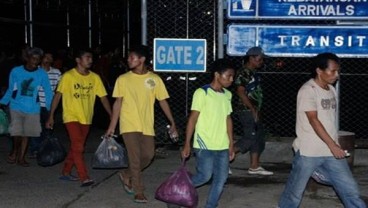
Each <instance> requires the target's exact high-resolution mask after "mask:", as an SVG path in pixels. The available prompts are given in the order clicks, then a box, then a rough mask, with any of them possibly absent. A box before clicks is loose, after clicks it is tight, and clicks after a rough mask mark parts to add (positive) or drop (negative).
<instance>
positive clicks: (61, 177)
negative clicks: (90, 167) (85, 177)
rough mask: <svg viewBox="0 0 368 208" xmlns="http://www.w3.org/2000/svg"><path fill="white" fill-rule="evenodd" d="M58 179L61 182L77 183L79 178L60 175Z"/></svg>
mask: <svg viewBox="0 0 368 208" xmlns="http://www.w3.org/2000/svg"><path fill="white" fill-rule="evenodd" d="M59 179H60V180H63V181H79V178H78V177H76V176H73V175H62V176H60V177H59Z"/></svg>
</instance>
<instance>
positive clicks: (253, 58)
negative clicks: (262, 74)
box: [249, 56, 263, 69]
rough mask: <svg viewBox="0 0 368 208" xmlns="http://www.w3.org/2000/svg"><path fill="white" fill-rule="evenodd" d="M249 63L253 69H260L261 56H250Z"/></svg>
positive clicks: (261, 63)
mask: <svg viewBox="0 0 368 208" xmlns="http://www.w3.org/2000/svg"><path fill="white" fill-rule="evenodd" d="M249 63H250V64H251V65H252V66H253V67H254V69H260V68H262V67H263V56H250V57H249Z"/></svg>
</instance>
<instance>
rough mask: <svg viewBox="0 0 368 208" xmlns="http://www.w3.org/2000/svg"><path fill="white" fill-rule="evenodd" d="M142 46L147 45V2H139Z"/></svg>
mask: <svg viewBox="0 0 368 208" xmlns="http://www.w3.org/2000/svg"><path fill="white" fill-rule="evenodd" d="M141 3H142V4H141V21H142V28H141V29H142V44H143V45H147V1H146V0H141Z"/></svg>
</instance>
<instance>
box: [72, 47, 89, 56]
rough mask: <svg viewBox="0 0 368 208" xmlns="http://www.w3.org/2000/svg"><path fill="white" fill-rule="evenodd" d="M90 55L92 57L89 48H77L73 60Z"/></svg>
mask: <svg viewBox="0 0 368 208" xmlns="http://www.w3.org/2000/svg"><path fill="white" fill-rule="evenodd" d="M86 53H90V54H92V55H93V51H92V50H91V49H89V48H79V49H77V50H75V53H74V58H81V57H82V56H83V55H84V54H86Z"/></svg>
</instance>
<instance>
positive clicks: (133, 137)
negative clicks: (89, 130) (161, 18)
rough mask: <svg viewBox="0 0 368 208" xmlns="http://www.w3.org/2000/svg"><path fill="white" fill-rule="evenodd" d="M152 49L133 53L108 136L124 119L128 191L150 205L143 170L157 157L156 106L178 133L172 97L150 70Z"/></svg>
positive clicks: (120, 84)
mask: <svg viewBox="0 0 368 208" xmlns="http://www.w3.org/2000/svg"><path fill="white" fill-rule="evenodd" d="M149 62H150V60H149V50H148V47H147V46H143V45H142V46H138V47H136V48H133V49H131V50H130V53H129V57H128V65H129V68H130V69H131V70H130V71H129V72H127V73H125V74H123V75H121V76H120V77H119V78H118V79H117V80H116V83H115V87H114V91H113V95H112V96H113V97H115V98H116V100H115V102H114V105H113V113H112V117H111V122H110V125H109V127H108V129H107V131H106V134H107V135H112V134H114V132H115V128H116V124H117V122H118V119H119V117H120V120H119V122H120V133H121V134H122V136H123V139H124V143H125V146H126V148H127V152H128V160H129V168H128V169H126V170H124V171H122V172H121V173H120V179H121V180H122V182H123V184H124V189H125V191H126V192H127V193H129V194H134V201H135V202H138V203H146V202H147V198H146V197H145V196H144V193H143V191H144V184H143V179H142V170H143V169H144V168H146V167H147V166H148V165H149V164H150V162H151V161H152V159H153V157H154V149H155V144H154V136H155V132H154V103H155V101H156V99H157V100H158V101H159V104H160V107H161V109H162V110H163V112H164V113H165V115H166V117H167V119H168V120H169V122H170V126H171V127H170V131H171V132H173V134H177V131H176V126H175V122H174V118H173V116H172V114H171V110H170V107H169V104H168V103H167V101H166V99H167V98H169V95H168V92H167V90H166V87H165V85H164V83H163V81H162V79H161V78H160V77H159V76H158V75H157V74H154V73H152V72H151V71H149V70H148V68H147V65H148V64H149Z"/></svg>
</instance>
